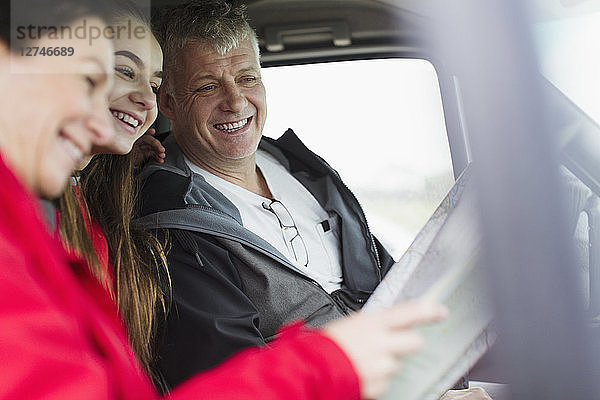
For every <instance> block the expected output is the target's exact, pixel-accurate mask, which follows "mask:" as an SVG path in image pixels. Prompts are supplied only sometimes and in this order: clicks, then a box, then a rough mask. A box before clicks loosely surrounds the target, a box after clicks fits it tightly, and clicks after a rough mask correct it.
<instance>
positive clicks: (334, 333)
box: [324, 303, 447, 399]
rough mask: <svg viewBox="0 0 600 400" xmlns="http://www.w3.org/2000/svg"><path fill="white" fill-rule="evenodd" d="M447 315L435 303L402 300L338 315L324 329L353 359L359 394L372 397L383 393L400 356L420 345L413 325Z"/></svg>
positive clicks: (396, 369)
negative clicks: (374, 309)
mask: <svg viewBox="0 0 600 400" xmlns="http://www.w3.org/2000/svg"><path fill="white" fill-rule="evenodd" d="M446 315H447V310H446V308H445V307H444V306H441V305H438V304H428V303H405V304H401V305H398V306H395V307H393V308H390V309H388V310H384V311H380V312H373V313H358V314H355V315H353V316H351V317H348V318H342V319H339V320H337V321H334V322H332V323H330V324H327V325H326V326H325V327H324V331H325V334H327V335H328V336H329V337H331V338H332V339H333V340H334V341H335V342H336V343H337V344H338V345H339V346H340V347H341V348H342V349H343V350H344V352H345V353H346V355H347V356H348V358H349V359H350V360H351V361H352V364H353V366H354V369H355V370H356V373H357V374H358V377H359V381H360V392H361V397H362V398H363V399H374V398H377V397H379V396H381V395H383V394H384V393H385V390H386V389H387V387H388V384H389V379H390V378H391V377H392V376H393V375H394V374H396V373H397V372H398V371H399V369H400V361H399V360H400V358H401V357H403V356H406V355H408V354H411V353H414V352H416V351H418V350H419V349H420V348H421V346H422V345H423V338H422V337H421V336H420V335H419V334H418V333H416V332H415V331H413V330H412V328H413V327H415V326H416V325H420V324H423V323H427V322H434V321H439V320H441V319H443V318H445V317H446Z"/></svg>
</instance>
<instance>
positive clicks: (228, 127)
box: [215, 118, 248, 133]
mask: <svg viewBox="0 0 600 400" xmlns="http://www.w3.org/2000/svg"><path fill="white" fill-rule="evenodd" d="M247 123H248V118H246V119H243V120H241V121H237V122H229V123H227V124H216V125H215V128H217V129H218V130H220V131H226V132H228V133H231V132H235V131H237V130H239V129H242V128H243V127H244V126H246V124H247Z"/></svg>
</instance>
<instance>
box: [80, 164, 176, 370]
mask: <svg viewBox="0 0 600 400" xmlns="http://www.w3.org/2000/svg"><path fill="white" fill-rule="evenodd" d="M80 186H81V193H82V195H83V198H84V199H88V202H87V207H88V210H89V213H90V215H91V217H92V218H93V220H94V221H96V222H97V223H98V225H99V226H100V227H101V228H102V231H103V232H104V234H105V236H106V240H107V242H108V249H109V256H110V260H111V263H112V267H113V268H114V277H115V291H116V299H117V304H118V306H119V310H120V312H121V314H122V316H123V319H124V320H125V324H126V326H127V331H128V334H129V341H130V343H131V345H132V347H133V349H134V350H135V352H136V354H137V356H138V358H139V359H140V361H141V362H142V364H143V365H144V367H145V368H146V370H147V371H148V372H149V373H150V374H151V376H153V378H156V376H155V374H154V372H153V368H152V363H153V358H154V357H153V356H154V348H153V343H154V341H155V336H156V329H157V324H158V323H159V321H158V318H159V315H163V316H164V315H166V312H167V300H166V299H167V298H168V297H169V296H168V293H165V291H168V290H170V282H169V274H168V269H167V263H166V256H165V251H164V246H163V245H162V244H161V243H160V242H159V241H158V239H156V237H155V236H153V235H152V234H151V233H150V232H147V231H144V230H142V229H139V228H136V227H135V226H134V225H132V223H131V222H132V218H133V217H134V215H136V204H137V194H138V193H139V187H138V186H139V184H138V180H137V179H136V178H135V176H134V168H133V156H132V155H131V154H128V155H113V154H100V155H96V156H94V157H93V158H92V160H91V161H90V163H89V164H88V165H87V167H86V168H85V170H84V171H83V172H82V174H81V179H80ZM92 199H93V200H92ZM141 249H143V250H141Z"/></svg>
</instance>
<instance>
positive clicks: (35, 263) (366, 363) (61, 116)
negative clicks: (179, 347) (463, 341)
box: [0, 0, 444, 399]
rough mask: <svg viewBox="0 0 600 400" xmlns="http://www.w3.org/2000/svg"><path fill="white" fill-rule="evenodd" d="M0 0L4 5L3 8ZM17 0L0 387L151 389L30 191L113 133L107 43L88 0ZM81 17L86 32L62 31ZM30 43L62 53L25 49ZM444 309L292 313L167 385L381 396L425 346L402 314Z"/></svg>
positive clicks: (107, 306) (287, 394) (16, 392)
mask: <svg viewBox="0 0 600 400" xmlns="http://www.w3.org/2000/svg"><path fill="white" fill-rule="evenodd" d="M2 5H3V7H2V9H1V10H0V17H6V16H7V15H11V14H10V13H9V12H8V8H7V7H6V6H5V3H3V4H2ZM21 6H26V7H27V8H26V9H13V10H12V20H11V23H12V26H11V25H9V23H8V21H6V18H0V26H1V27H2V28H3V29H4V28H5V27H6V26H11V28H12V29H13V30H14V31H13V33H15V32H16V33H17V35H16V37H17V38H19V35H18V34H19V33H22V35H21V36H22V38H21V39H19V40H13V42H12V43H11V44H12V46H11V47H10V48H9V47H8V37H9V36H8V34H10V32H8V33H7V32H4V31H3V32H2V40H1V41H0V88H2V93H3V96H2V98H1V99H0V109H1V110H2V113H1V114H0V183H1V184H0V399H3V398H7V399H33V398H44V399H53V398H55V399H70V398H73V399H96V398H98V399H109V398H110V399H113V398H114V399H156V398H158V397H159V396H158V394H157V393H156V392H155V391H154V389H153V386H152V384H151V383H150V380H149V379H148V377H147V375H146V374H145V373H144V371H143V369H142V368H141V367H140V365H139V363H138V361H137V360H136V358H135V356H134V355H133V352H132V350H131V348H130V347H129V345H128V343H127V337H126V334H125V330H124V327H123V325H122V321H121V319H120V318H119V315H118V313H117V311H116V307H115V305H114V303H113V302H112V300H111V299H110V297H108V295H107V293H106V291H105V290H104V289H103V288H102V287H101V286H100V285H99V283H98V280H97V279H96V278H94V277H92V275H91V274H90V271H89V268H88V267H87V265H86V264H85V263H84V262H82V261H81V260H79V259H77V258H75V257H73V256H70V255H68V254H67V253H66V252H65V251H64V250H63V248H62V246H61V245H60V243H59V242H57V241H55V240H54V239H52V238H51V236H50V234H49V232H48V229H47V227H46V226H45V225H44V224H43V222H42V219H41V217H40V210H39V207H38V205H37V204H36V196H42V197H46V198H53V197H56V196H57V195H58V194H59V193H60V192H61V191H62V190H63V188H64V185H65V183H66V180H67V178H68V176H70V174H71V171H72V170H73V169H74V168H76V167H77V166H78V165H79V163H80V162H81V161H82V158H83V157H84V156H85V155H86V154H87V153H89V151H90V149H91V147H92V146H102V145H103V144H105V143H106V142H107V141H108V140H109V136H110V132H111V129H110V126H111V124H112V121H111V119H110V118H111V117H109V115H108V113H107V112H106V109H107V107H108V105H107V102H106V96H107V93H108V90H109V88H110V86H111V81H112V79H113V77H112V75H113V74H112V67H113V58H112V57H113V55H112V48H111V45H110V42H109V41H108V40H107V39H106V38H104V37H102V36H101V35H100V36H97V35H95V32H97V31H96V29H98V31H99V32H102V29H103V28H104V26H105V24H104V22H103V19H102V18H99V17H98V16H96V15H102V14H98V13H99V11H97V10H95V9H94V8H92V7H93V5H92V1H90V2H89V3H88V2H87V1H85V0H61V1H50V0H46V1H42V0H34V1H28V2H13V7H19V8H21ZM18 17H22V18H21V19H18ZM17 21H18V22H17ZM49 27H55V28H56V29H55V30H51V29H49ZM21 28H22V29H21ZM63 28H64V29H63ZM77 29H80V30H79V32H86V33H87V35H68V34H66V33H65V32H69V31H71V32H72V31H76V30H77ZM33 48H37V50H38V52H39V51H40V50H39V49H44V51H45V52H46V53H47V51H48V49H52V52H53V53H54V51H55V49H56V48H58V49H59V52H61V53H59V54H62V52H63V49H64V53H65V55H64V56H53V57H47V56H43V57H40V56H30V57H27V56H25V55H21V54H26V53H27V52H28V51H30V50H29V49H33ZM67 54H71V55H67ZM443 314H444V311H443V310H442V309H441V308H440V307H437V306H433V305H417V304H413V305H405V306H402V307H399V308H396V309H393V310H389V311H387V312H384V313H381V314H372V315H368V314H367V315H358V316H356V317H353V318H349V319H345V320H341V321H338V322H335V323H333V324H331V325H329V326H327V327H325V328H324V329H323V330H322V331H317V330H310V329H305V328H303V327H302V326H300V325H296V326H291V327H289V328H288V329H287V330H285V331H284V332H282V335H281V337H280V338H279V339H277V340H276V341H274V342H273V344H272V346H270V347H269V348H261V349H250V350H247V351H244V352H242V353H240V354H238V355H237V356H235V357H232V358H231V359H230V360H228V361H227V362H225V363H224V364H222V365H221V366H219V367H218V368H215V369H214V370H211V371H208V372H206V373H203V374H200V375H198V376H196V377H194V378H192V379H190V380H189V381H188V382H187V383H185V384H183V385H182V386H181V387H179V388H178V389H177V390H175V391H174V392H173V393H172V394H171V396H172V398H175V399H177V398H182V399H183V398H186V399H187V398H210V399H338V398H339V399H356V398H359V397H363V398H370V397H375V396H378V395H379V394H381V393H382V391H383V390H384V387H385V384H386V382H387V378H388V377H389V375H390V374H391V373H393V372H394V371H395V370H396V368H397V358H398V357H400V356H402V355H404V354H407V353H409V352H412V351H415V350H416V349H418V347H419V346H420V338H419V337H418V336H417V335H415V334H414V333H412V332H411V331H410V328H411V327H412V326H414V325H415V324H418V323H422V322H427V321H432V320H436V319H439V318H440V317H441V316H442V315H443ZM367 331H368V332H371V334H370V335H369V336H368V337H367V336H365V332H367Z"/></svg>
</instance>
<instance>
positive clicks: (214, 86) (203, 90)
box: [196, 85, 217, 92]
mask: <svg viewBox="0 0 600 400" xmlns="http://www.w3.org/2000/svg"><path fill="white" fill-rule="evenodd" d="M216 87H217V85H206V86H202V87H200V88H198V89H196V91H197V92H210V91H211V90H213V89H214V88H216Z"/></svg>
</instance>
